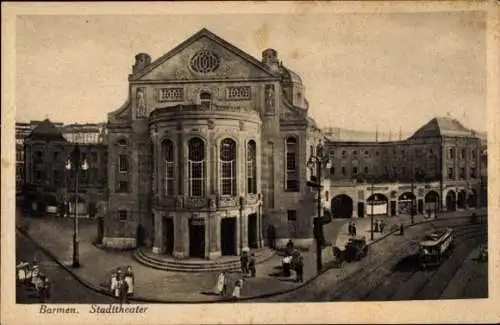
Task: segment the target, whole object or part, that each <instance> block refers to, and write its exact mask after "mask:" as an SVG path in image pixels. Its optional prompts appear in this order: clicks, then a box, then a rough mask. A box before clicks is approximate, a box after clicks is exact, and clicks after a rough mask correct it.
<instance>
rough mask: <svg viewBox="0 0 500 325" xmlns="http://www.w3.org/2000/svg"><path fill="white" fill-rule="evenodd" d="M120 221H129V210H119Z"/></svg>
mask: <svg viewBox="0 0 500 325" xmlns="http://www.w3.org/2000/svg"><path fill="white" fill-rule="evenodd" d="M118 220H120V221H127V210H118Z"/></svg>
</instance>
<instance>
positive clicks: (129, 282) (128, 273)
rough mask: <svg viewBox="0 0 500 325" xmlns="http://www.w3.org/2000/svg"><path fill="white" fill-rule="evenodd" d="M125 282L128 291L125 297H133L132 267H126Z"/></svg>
mask: <svg viewBox="0 0 500 325" xmlns="http://www.w3.org/2000/svg"><path fill="white" fill-rule="evenodd" d="M125 282H127V286H128V291H127V295H128V296H129V297H131V296H133V295H134V271H133V270H132V266H130V265H129V266H127V271H126V272H125Z"/></svg>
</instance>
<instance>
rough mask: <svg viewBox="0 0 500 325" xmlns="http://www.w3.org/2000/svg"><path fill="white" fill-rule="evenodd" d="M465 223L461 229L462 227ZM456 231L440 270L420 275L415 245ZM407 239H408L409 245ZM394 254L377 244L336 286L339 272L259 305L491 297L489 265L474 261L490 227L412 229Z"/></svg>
mask: <svg viewBox="0 0 500 325" xmlns="http://www.w3.org/2000/svg"><path fill="white" fill-rule="evenodd" d="M460 223H461V224H460ZM444 226H452V227H453V228H454V229H455V249H454V250H453V253H452V254H451V255H450V256H449V257H448V258H447V259H446V260H445V261H444V262H443V264H442V265H441V266H440V267H438V268H434V269H431V270H427V271H421V270H420V269H419V268H418V264H417V263H416V259H415V255H414V254H415V253H416V252H417V248H418V246H417V245H415V243H416V242H417V241H418V240H419V239H420V238H421V236H422V234H423V232H425V231H424V229H426V228H427V229H429V230H430V229H432V228H433V227H436V228H437V227H444ZM403 237H407V239H406V240H404V239H403ZM389 240H391V241H393V246H396V247H399V248H398V249H397V250H396V251H394V252H392V253H389V254H386V253H385V251H384V249H381V246H377V245H374V246H373V247H372V248H371V251H370V252H369V254H368V256H367V257H366V258H365V259H363V260H361V261H360V262H355V263H347V264H344V266H343V267H342V268H344V269H345V268H353V267H355V266H354V265H356V264H358V265H357V267H358V268H359V270H358V271H355V272H353V274H352V275H349V276H347V277H346V278H345V279H343V280H340V281H338V280H337V278H338V275H336V272H335V271H337V270H336V269H332V270H329V271H327V272H325V273H324V274H323V275H321V276H320V277H319V278H318V279H316V280H314V281H313V282H311V283H310V284H308V285H307V286H305V287H302V288H299V289H298V290H296V291H293V292H290V293H288V294H284V295H279V296H275V297H270V298H267V299H259V300H258V301H259V302H270V301H275V302H300V301H302V302H305V301H397V300H419V299H460V298H486V297H488V276H487V269H488V263H487V262H486V263H481V262H478V261H477V260H476V257H477V254H478V246H479V245H480V244H483V243H485V242H487V236H486V225H485V224H482V225H468V224H466V223H464V221H463V220H462V221H461V222H460V221H458V220H457V221H454V220H452V221H441V222H433V223H431V224H428V225H422V226H416V227H413V228H409V229H408V230H407V233H406V235H405V236H394V237H393V238H391V239H389Z"/></svg>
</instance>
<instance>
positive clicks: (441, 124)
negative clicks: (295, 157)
mask: <svg viewBox="0 0 500 325" xmlns="http://www.w3.org/2000/svg"><path fill="white" fill-rule="evenodd" d="M328 148H329V154H330V157H331V161H332V162H333V164H332V166H331V168H330V170H329V172H328V176H327V179H326V186H325V190H324V192H323V198H324V199H323V205H324V206H325V209H327V210H330V211H331V213H332V214H333V216H334V217H364V216H369V215H370V214H371V213H372V212H373V214H374V215H379V216H384V215H385V216H393V215H398V214H409V213H410V206H411V202H412V200H413V201H414V204H415V208H416V213H429V212H431V213H434V212H435V211H455V210H457V209H467V208H470V207H477V206H484V205H485V204H486V203H485V200H484V197H485V195H486V194H485V191H484V189H483V188H484V184H485V183H484V179H483V177H482V175H485V174H486V165H485V163H484V162H485V159H484V153H483V148H484V145H483V143H482V141H481V139H480V138H479V137H478V136H477V134H476V132H474V131H472V130H470V129H468V128H466V127H464V126H463V125H462V124H461V123H460V122H459V121H458V120H456V119H454V118H451V117H437V118H433V119H432V120H430V121H429V122H428V123H426V124H425V125H423V126H422V127H421V128H419V129H418V130H417V131H416V132H415V133H414V134H413V135H411V136H410V137H409V138H407V139H404V140H399V141H384V142H375V141H373V142H367V141H364V142H355V141H329V142H328ZM372 208H373V209H372Z"/></svg>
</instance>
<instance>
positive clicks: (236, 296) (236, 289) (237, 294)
mask: <svg viewBox="0 0 500 325" xmlns="http://www.w3.org/2000/svg"><path fill="white" fill-rule="evenodd" d="M241 287H242V280H237V281H236V284H235V285H234V289H233V295H232V296H233V300H238V299H240V296H241Z"/></svg>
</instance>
